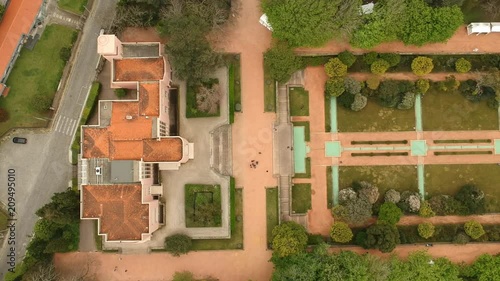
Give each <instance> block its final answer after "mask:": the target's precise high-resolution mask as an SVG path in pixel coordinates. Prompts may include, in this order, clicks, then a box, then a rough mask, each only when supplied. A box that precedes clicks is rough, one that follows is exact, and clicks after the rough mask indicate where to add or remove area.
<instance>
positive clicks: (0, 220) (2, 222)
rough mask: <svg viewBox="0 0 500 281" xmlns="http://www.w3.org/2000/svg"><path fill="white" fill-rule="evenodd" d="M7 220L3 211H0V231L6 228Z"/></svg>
mask: <svg viewBox="0 0 500 281" xmlns="http://www.w3.org/2000/svg"><path fill="white" fill-rule="evenodd" d="M7 219H8V216H7V213H6V212H5V211H4V210H3V209H0V231H2V230H4V229H6V228H7Z"/></svg>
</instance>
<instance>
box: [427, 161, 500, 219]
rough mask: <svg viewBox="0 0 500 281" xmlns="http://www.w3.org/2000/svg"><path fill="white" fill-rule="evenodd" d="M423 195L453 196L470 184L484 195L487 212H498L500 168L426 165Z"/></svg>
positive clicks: (485, 165) (489, 166) (495, 166)
mask: <svg viewBox="0 0 500 281" xmlns="http://www.w3.org/2000/svg"><path fill="white" fill-rule="evenodd" d="M424 169H425V170H424V173H425V193H426V195H429V196H432V195H437V194H449V195H454V194H455V193H456V192H457V191H458V190H459V189H460V187H461V186H463V185H465V184H468V183H472V184H475V185H476V186H477V187H478V188H480V189H481V190H483V191H484V193H485V194H486V207H487V211H488V212H500V166H499V165H496V164H478V165H426V166H425V168H424Z"/></svg>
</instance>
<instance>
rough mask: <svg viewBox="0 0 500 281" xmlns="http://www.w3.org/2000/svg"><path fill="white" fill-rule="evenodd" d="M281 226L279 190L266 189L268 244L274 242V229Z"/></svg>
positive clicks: (273, 188) (274, 188)
mask: <svg viewBox="0 0 500 281" xmlns="http://www.w3.org/2000/svg"><path fill="white" fill-rule="evenodd" d="M278 224H279V210H278V188H277V187H268V188H266V225H267V244H270V243H271V242H272V240H273V228H274V227H275V226H277V225H278Z"/></svg>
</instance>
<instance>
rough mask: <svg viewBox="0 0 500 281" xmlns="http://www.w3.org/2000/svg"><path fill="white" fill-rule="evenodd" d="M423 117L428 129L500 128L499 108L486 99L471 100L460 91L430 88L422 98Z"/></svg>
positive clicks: (424, 125) (425, 128) (424, 124)
mask: <svg viewBox="0 0 500 281" xmlns="http://www.w3.org/2000/svg"><path fill="white" fill-rule="evenodd" d="M422 119H423V120H422V125H423V127H424V130H426V131H441V130H459V131H461V130H497V129H498V112H497V110H495V109H492V108H490V107H488V105H487V104H486V101H485V100H483V101H480V102H471V101H469V100H467V99H465V98H464V97H463V96H462V95H460V93H459V92H458V91H453V92H439V91H437V90H435V89H430V90H429V92H427V93H426V94H425V96H424V97H423V98H422Z"/></svg>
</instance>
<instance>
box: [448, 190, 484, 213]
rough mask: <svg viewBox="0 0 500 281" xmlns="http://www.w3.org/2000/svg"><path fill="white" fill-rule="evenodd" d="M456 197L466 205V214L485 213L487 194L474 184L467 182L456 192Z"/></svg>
mask: <svg viewBox="0 0 500 281" xmlns="http://www.w3.org/2000/svg"><path fill="white" fill-rule="evenodd" d="M455 199H456V200H457V201H459V202H460V203H461V204H462V205H463V206H464V207H465V212H466V213H465V214H466V215H472V214H483V213H484V212H485V211H486V206H485V195H484V192H483V191H482V190H480V189H479V188H477V187H476V186H474V185H471V184H467V185H464V186H462V187H461V188H460V190H459V191H458V192H457V194H455Z"/></svg>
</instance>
